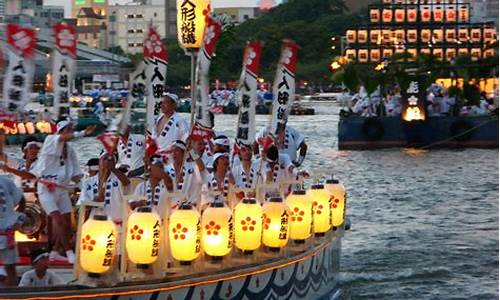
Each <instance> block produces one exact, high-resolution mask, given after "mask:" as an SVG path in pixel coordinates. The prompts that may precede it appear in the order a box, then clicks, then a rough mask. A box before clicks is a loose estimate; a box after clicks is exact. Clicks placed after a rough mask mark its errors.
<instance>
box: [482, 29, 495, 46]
mask: <svg viewBox="0 0 500 300" xmlns="http://www.w3.org/2000/svg"><path fill="white" fill-rule="evenodd" d="M483 35H484V37H483V39H484V41H485V42H486V43H488V42H491V41H493V40H494V39H495V29H493V28H491V27H485V28H484V29H483Z"/></svg>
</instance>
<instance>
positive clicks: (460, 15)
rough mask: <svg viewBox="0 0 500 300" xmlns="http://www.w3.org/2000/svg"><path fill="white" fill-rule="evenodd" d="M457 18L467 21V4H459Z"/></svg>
mask: <svg viewBox="0 0 500 300" xmlns="http://www.w3.org/2000/svg"><path fill="white" fill-rule="evenodd" d="M458 18H459V19H460V22H463V23H466V22H469V9H468V8H467V6H460V8H459V10H458Z"/></svg>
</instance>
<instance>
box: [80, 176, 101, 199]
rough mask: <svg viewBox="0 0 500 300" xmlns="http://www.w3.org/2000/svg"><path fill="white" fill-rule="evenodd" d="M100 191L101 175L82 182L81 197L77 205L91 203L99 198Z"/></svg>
mask: <svg viewBox="0 0 500 300" xmlns="http://www.w3.org/2000/svg"><path fill="white" fill-rule="evenodd" d="M98 190H99V173H97V174H96V175H94V176H90V177H88V178H87V179H85V180H83V181H82V186H81V191H80V197H78V202H77V203H76V205H78V206H79V205H81V204H83V203H85V202H91V201H93V200H94V198H95V196H97V192H98Z"/></svg>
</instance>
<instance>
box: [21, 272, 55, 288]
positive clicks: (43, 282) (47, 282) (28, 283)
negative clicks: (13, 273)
mask: <svg viewBox="0 0 500 300" xmlns="http://www.w3.org/2000/svg"><path fill="white" fill-rule="evenodd" d="M63 284H64V282H63V280H62V279H61V277H59V276H58V275H56V274H55V273H54V272H52V271H50V270H47V271H46V273H45V276H43V277H42V278H39V277H38V276H37V275H36V271H35V269H32V270H29V271H28V272H26V273H24V274H23V276H22V277H21V281H20V282H19V286H20V287H45V286H54V285H63Z"/></svg>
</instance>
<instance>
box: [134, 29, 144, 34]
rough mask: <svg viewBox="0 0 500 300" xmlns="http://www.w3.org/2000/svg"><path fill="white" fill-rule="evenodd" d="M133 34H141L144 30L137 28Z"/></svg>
mask: <svg viewBox="0 0 500 300" xmlns="http://www.w3.org/2000/svg"><path fill="white" fill-rule="evenodd" d="M135 32H137V33H143V32H144V30H142V29H140V28H139V29H136V30H135Z"/></svg>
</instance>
